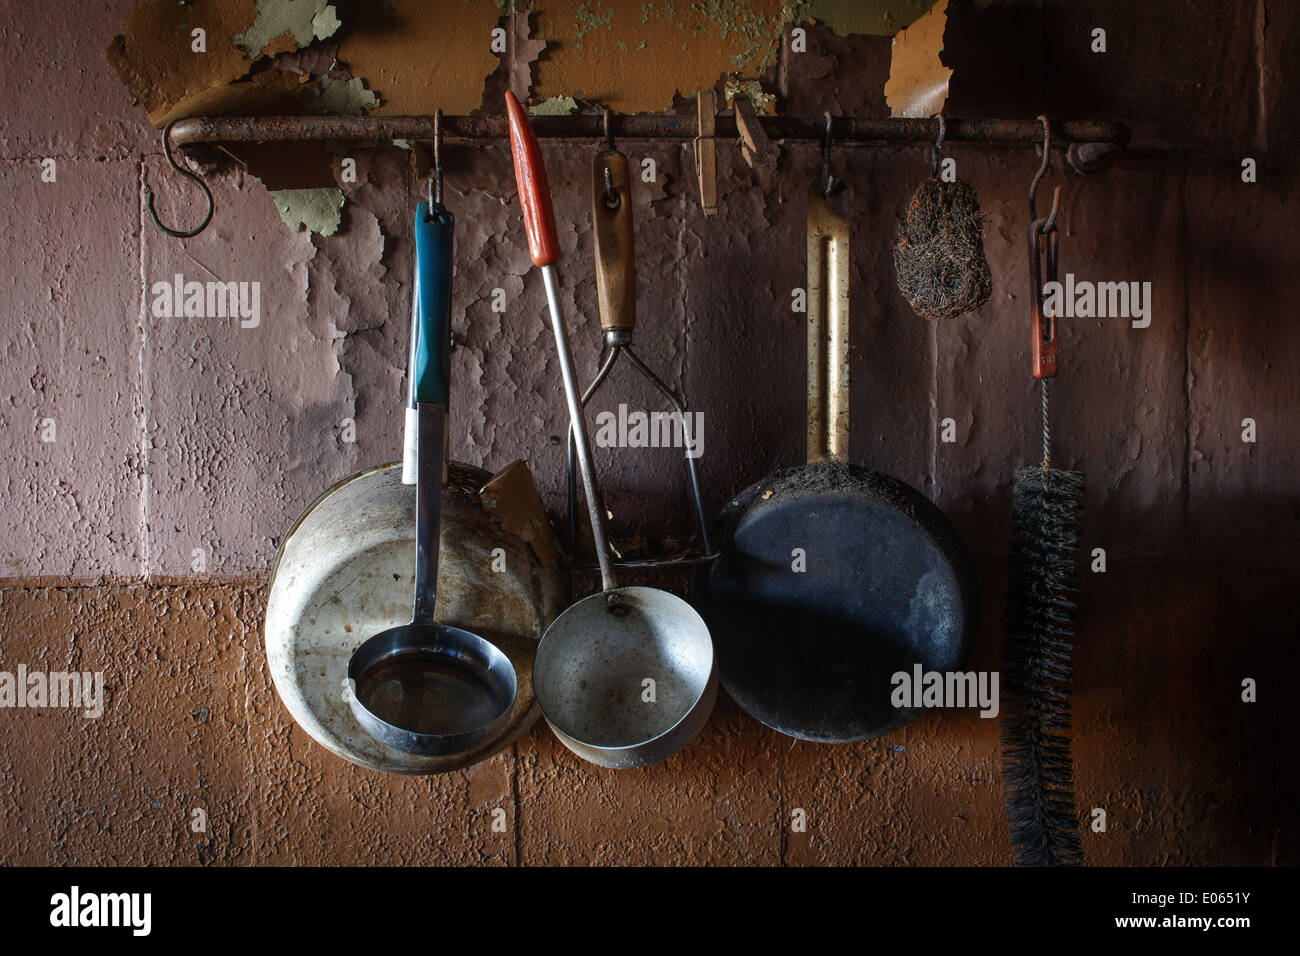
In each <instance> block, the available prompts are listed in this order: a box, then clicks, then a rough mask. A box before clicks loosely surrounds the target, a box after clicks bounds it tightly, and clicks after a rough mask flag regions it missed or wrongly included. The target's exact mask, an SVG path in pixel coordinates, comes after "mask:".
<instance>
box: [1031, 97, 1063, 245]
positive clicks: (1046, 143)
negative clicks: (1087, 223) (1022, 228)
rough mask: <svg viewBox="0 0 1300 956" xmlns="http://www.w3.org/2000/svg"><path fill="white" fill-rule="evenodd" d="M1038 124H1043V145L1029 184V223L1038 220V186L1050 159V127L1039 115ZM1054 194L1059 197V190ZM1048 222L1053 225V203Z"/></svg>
mask: <svg viewBox="0 0 1300 956" xmlns="http://www.w3.org/2000/svg"><path fill="white" fill-rule="evenodd" d="M1038 122H1040V123H1042V124H1043V145H1042V147H1041V148H1042V150H1043V161H1042V162H1041V163H1039V164H1038V172H1037V173H1035V174H1034V180H1033V182H1031V183H1030V184H1029V218H1030V220H1031V221H1033V220H1035V219H1037V218H1038V204H1037V196H1038V184H1039V183H1041V182H1042V181H1043V177H1044V176H1045V175H1047V165H1048V163H1050V162H1051V159H1052V153H1051V149H1052V125H1051V123H1049V122H1048V121H1047V117H1046V116H1045V115H1043V114H1041V113H1040V114H1039V116H1038ZM1056 194H1057V196H1058V197H1059V196H1060V190H1059V189H1058V190H1057V191H1056ZM1050 221H1051V222H1053V223H1055V222H1056V203H1055V202H1053V203H1052V217H1051V219H1050Z"/></svg>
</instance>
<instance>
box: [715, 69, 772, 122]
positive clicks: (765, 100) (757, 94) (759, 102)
mask: <svg viewBox="0 0 1300 956" xmlns="http://www.w3.org/2000/svg"><path fill="white" fill-rule="evenodd" d="M723 93H724V95H725V96H726V100H727V105H728V106H730V105H731V101H732V100H733V99H735V97H736V95H737V94H740V95H742V96H748V97H749V101H750V102H751V103H753V104H754V111H755V112H756V113H759V114H760V115H765V116H775V115H776V94H775V93H768V92H767V91H766V90H764V89H763V84H762V83H760V82H759V81H758V80H741V79H737V78H735V77H729V78H728V79H727V84H726V86H725V88H724V90H723Z"/></svg>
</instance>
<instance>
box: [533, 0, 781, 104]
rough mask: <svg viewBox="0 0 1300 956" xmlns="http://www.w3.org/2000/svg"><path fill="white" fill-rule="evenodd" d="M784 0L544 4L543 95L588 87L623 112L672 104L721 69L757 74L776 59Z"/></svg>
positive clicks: (566, 0)
mask: <svg viewBox="0 0 1300 956" xmlns="http://www.w3.org/2000/svg"><path fill="white" fill-rule="evenodd" d="M785 12H786V11H785V6H784V4H783V3H782V2H781V0H704V2H696V3H685V2H681V3H673V2H672V0H619V2H615V0H582V2H576V0H557V2H554V3H547V4H545V5H544V6H543V7H541V9H539V10H538V11H537V14H536V15H537V22H538V30H539V33H540V35H542V36H544V37H546V38H547V40H548V41H549V43H550V45H549V46H548V47H547V56H546V57H545V58H544V59H542V60H541V61H540V62H539V63H538V65H537V84H536V90H535V91H536V93H537V95H538V96H539V97H542V98H551V97H556V96H565V95H571V94H574V93H577V92H578V91H581V92H582V93H583V95H584V96H585V97H586V98H588V99H592V100H596V101H598V102H601V103H603V104H605V105H607V106H609V107H610V108H611V109H615V110H618V111H619V112H625V113H634V112H641V111H659V110H663V109H666V108H668V107H669V106H670V104H671V103H672V101H673V96H674V94H675V93H680V94H682V95H685V96H692V95H694V94H695V93H696V92H697V91H698V90H701V89H704V88H707V87H712V86H714V85H715V84H716V83H717V81H718V78H719V77H720V76H723V75H726V74H729V73H740V74H742V75H745V76H749V77H753V76H757V75H758V74H760V73H762V72H763V70H765V69H767V68H769V67H771V66H772V65H774V64H775V63H776V59H777V54H778V52H779V49H780V43H781V28H782V24H783V23H784V22H785Z"/></svg>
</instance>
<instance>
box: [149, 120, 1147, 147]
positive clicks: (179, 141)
mask: <svg viewBox="0 0 1300 956" xmlns="http://www.w3.org/2000/svg"><path fill="white" fill-rule="evenodd" d="M532 122H533V128H534V129H535V130H536V131H537V135H538V137H539V138H542V139H591V140H603V139H604V138H605V136H606V126H605V117H604V116H603V115H602V114H600V113H582V114H577V115H570V116H534V117H532ZM759 122H760V123H761V124H762V126H763V130H764V132H766V133H767V135H768V138H769V139H776V140H817V141H819V142H820V141H821V140H822V139H823V138H824V137H825V135H826V123H825V120H824V118H822V117H803V116H763V117H760V118H759ZM945 125H946V129H945V131H944V140H945V142H949V143H952V142H957V143H963V142H964V143H989V144H1034V143H1040V142H1041V141H1042V138H1043V128H1042V126H1041V124H1040V123H1039V122H1038V121H1037V120H990V119H947V120H946V124H945ZM938 131H939V123H938V121H937V120H933V119H858V118H854V117H848V116H843V117H835V118H833V119H832V124H831V137H832V139H833V140H834V141H835V145H836V146H856V145H868V144H874V143H901V142H934V140H935V137H936V135H937V134H938ZM609 132H611V133H612V134H613V135H614V136H615V137H617V138H620V139H630V140H637V139H669V140H671V139H676V140H684V141H690V140H693V139H694V138H695V135H696V121H695V117H694V116H678V115H676V114H670V113H654V114H637V115H628V116H620V115H615V116H612V117H610V121H609ZM442 135H443V136H444V137H445V138H447V139H459V140H480V139H485V140H495V139H500V140H504V139H506V137H507V132H506V119H505V117H504V116H495V115H483V116H443V117H442ZM738 136H739V133H738V131H737V129H736V120H735V117H734V116H719V117H718V118H717V133H716V138H718V139H721V140H729V139H736V138H738ZM433 138H434V118H433V117H432V116H215V117H204V116H197V117H192V118H190V119H183V120H180V121H178V122H176V123H175V125H174V126H173V128H172V141H173V142H174V143H175V144H176V145H177V146H190V145H195V144H198V143H255V142H272V141H275V142H310V141H315V140H338V141H343V142H375V143H378V142H383V141H386V140H393V139H405V140H428V141H432V140H433ZM1128 140H1129V130H1128V127H1126V126H1125V125H1124V124H1123V123H1108V122H1097V121H1092V120H1061V121H1053V123H1052V141H1053V145H1056V146H1061V147H1066V146H1070V145H1082V146H1083V147H1085V148H1091V150H1092V151H1093V152H1097V153H1107V152H1110V151H1112V150H1113V149H1114V148H1117V147H1121V146H1124V145H1125V144H1126V143H1128Z"/></svg>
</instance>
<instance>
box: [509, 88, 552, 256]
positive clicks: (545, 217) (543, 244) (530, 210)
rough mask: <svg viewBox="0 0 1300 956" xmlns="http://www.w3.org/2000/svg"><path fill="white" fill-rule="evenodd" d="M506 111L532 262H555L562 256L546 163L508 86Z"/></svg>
mask: <svg viewBox="0 0 1300 956" xmlns="http://www.w3.org/2000/svg"><path fill="white" fill-rule="evenodd" d="M506 113H507V114H508V115H509V117H510V152H511V154H512V155H513V156H514V160H515V185H516V186H517V187H518V188H519V205H520V207H521V208H522V209H523V212H524V232H526V233H527V234H528V252H529V253H530V254H531V255H532V257H533V265H535V266H549V265H554V264H555V263H557V262H559V261H560V259H561V258H562V256H561V254H560V240H559V237H558V236H557V235H556V234H555V213H554V211H553V210H552V209H551V187H550V184H549V183H547V181H546V166H545V164H544V163H543V162H542V151H541V149H539V148H538V146H537V135H536V134H535V133H534V132H533V127H532V124H531V123H529V122H528V114H526V113H525V112H524V108H523V107H522V106H520V105H519V100H517V99H516V98H515V94H513V93H511V92H510V91H509V90H507V91H506Z"/></svg>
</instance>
